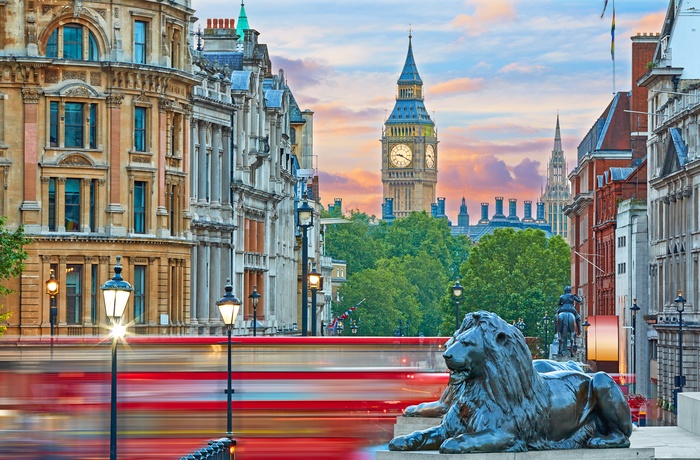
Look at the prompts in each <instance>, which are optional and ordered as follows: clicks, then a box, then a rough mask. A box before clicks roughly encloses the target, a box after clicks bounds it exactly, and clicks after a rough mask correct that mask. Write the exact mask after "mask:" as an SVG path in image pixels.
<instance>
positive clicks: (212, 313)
mask: <svg viewBox="0 0 700 460" xmlns="http://www.w3.org/2000/svg"><path fill="white" fill-rule="evenodd" d="M210 248H211V257H210V258H209V260H210V264H211V268H210V270H209V299H210V301H209V324H214V323H218V322H220V319H221V314H220V313H219V308H218V307H217V306H216V305H215V299H216V300H218V299H220V298H221V297H222V296H223V295H224V291H223V289H221V244H219V243H216V244H212V245H211V246H210Z"/></svg>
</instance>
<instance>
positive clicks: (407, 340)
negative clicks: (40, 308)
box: [0, 336, 447, 460]
mask: <svg viewBox="0 0 700 460" xmlns="http://www.w3.org/2000/svg"><path fill="white" fill-rule="evenodd" d="M445 340H446V339H445V338H423V337H420V338H419V337H386V338H383V337H381V338H380V337H366V338H362V337H348V338H345V337H267V338H264V337H257V338H253V337H243V338H236V342H234V348H233V367H232V369H233V371H232V380H233V388H234V391H235V393H234V395H233V402H232V406H233V432H234V436H235V439H236V440H237V447H236V456H237V457H238V458H244V459H274V458H279V459H295V458H299V459H302V458H303V459H331V458H332V459H341V460H343V459H345V460H361V459H365V458H371V456H370V455H369V454H367V452H368V451H370V450H371V449H372V448H373V446H376V445H379V444H382V443H386V442H387V441H388V440H390V439H391V438H392V437H393V434H392V431H393V425H394V422H395V418H396V416H398V415H400V414H401V411H402V410H403V409H404V408H405V407H406V406H408V405H411V404H416V403H419V402H423V401H430V400H434V399H437V398H438V397H439V396H440V394H441V393H442V390H443V389H444V388H445V385H446V383H447V373H446V369H445V366H444V360H443V359H442V349H443V345H444V342H445ZM119 347H120V351H119V369H118V398H117V401H118V402H117V410H118V420H119V422H118V426H119V433H118V445H119V458H120V459H124V460H126V459H148V458H158V459H163V458H178V459H179V458H181V457H182V456H184V455H186V454H188V453H190V452H193V451H195V450H197V449H199V448H202V447H204V446H206V444H207V441H209V440H210V439H217V438H220V437H221V436H222V435H223V434H224V433H225V432H226V394H225V391H224V390H225V388H226V384H227V375H226V360H227V352H226V340H225V339H223V338H220V337H141V336H136V337H129V338H127V339H126V340H125V341H124V342H123V343H122V344H120V345H119ZM111 376H112V374H111V363H110V343H109V341H101V340H100V339H97V338H95V339H82V338H76V339H71V338H65V337H61V338H58V339H55V340H54V342H53V344H51V342H49V341H48V340H36V341H31V340H27V339H24V338H23V339H22V340H21V341H17V340H13V339H11V338H3V339H0V458H16V459H54V458H55V459H67V458H70V459H88V458H89V459H95V458H106V457H107V456H108V453H109V447H108V444H109V429H110V426H109V423H110V420H109V411H110V406H109V403H110V379H111Z"/></svg>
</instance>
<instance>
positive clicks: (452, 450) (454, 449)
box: [440, 438, 468, 454]
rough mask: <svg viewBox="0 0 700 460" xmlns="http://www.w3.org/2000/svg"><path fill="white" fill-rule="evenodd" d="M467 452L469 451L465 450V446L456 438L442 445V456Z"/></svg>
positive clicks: (447, 440)
mask: <svg viewBox="0 0 700 460" xmlns="http://www.w3.org/2000/svg"><path fill="white" fill-rule="evenodd" d="M467 452H468V450H464V446H463V445H462V443H460V442H459V441H458V440H456V439H455V438H450V439H446V440H445V441H444V442H443V443H442V444H441V445H440V453H441V454H464V453H467Z"/></svg>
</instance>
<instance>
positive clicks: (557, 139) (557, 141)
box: [553, 112, 562, 152]
mask: <svg viewBox="0 0 700 460" xmlns="http://www.w3.org/2000/svg"><path fill="white" fill-rule="evenodd" d="M561 151H562V148H561V130H560V129H559V112H557V127H556V129H555V130H554V150H553V152H561Z"/></svg>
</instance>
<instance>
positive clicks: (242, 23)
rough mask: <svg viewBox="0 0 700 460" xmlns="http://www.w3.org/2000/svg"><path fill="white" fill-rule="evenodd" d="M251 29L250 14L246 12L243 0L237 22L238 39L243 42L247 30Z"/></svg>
mask: <svg viewBox="0 0 700 460" xmlns="http://www.w3.org/2000/svg"><path fill="white" fill-rule="evenodd" d="M248 29H250V25H249V24H248V16H246V14H245V3H244V2H243V1H241V11H240V12H239V13H238V24H236V35H238V41H239V42H243V41H244V40H245V31H246V30H248Z"/></svg>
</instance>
